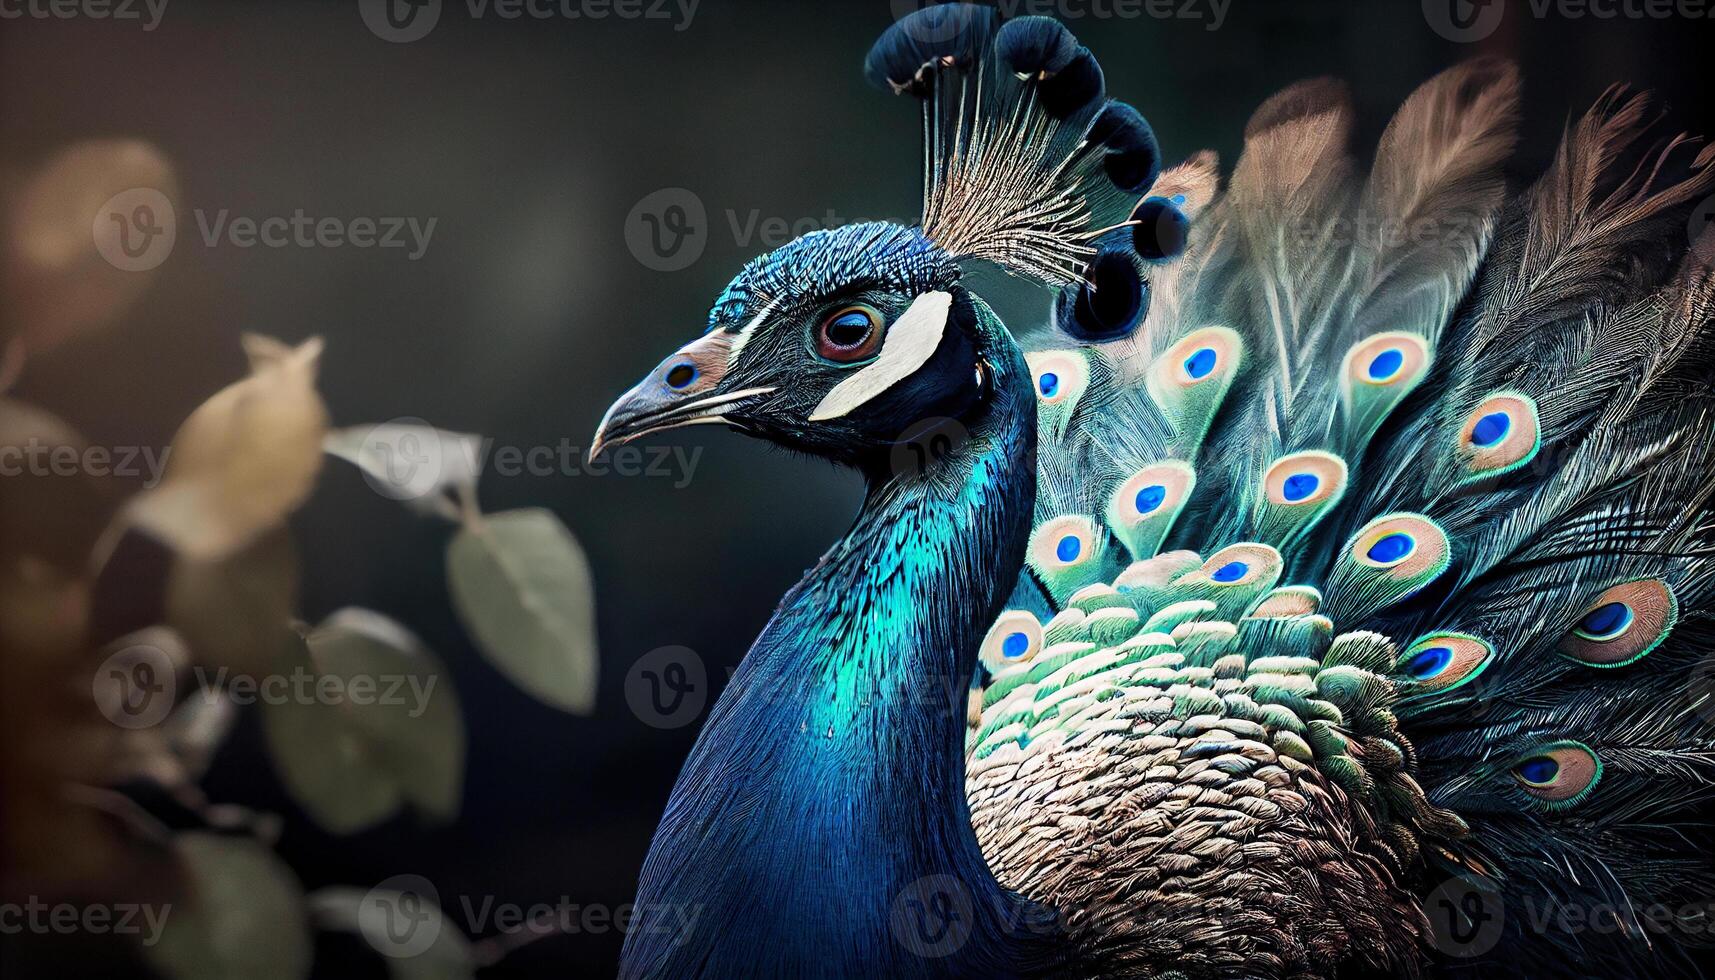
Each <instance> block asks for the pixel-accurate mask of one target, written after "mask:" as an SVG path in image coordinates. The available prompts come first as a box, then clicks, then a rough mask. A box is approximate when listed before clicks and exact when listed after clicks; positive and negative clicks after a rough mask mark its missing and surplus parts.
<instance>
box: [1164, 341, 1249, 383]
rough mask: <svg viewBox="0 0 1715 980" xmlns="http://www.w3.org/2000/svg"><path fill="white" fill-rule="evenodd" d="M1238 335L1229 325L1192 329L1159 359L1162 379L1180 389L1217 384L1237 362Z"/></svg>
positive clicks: (1228, 375) (1238, 349)
mask: <svg viewBox="0 0 1715 980" xmlns="http://www.w3.org/2000/svg"><path fill="white" fill-rule="evenodd" d="M1240 350H1241V347H1240V341H1239V335H1238V334H1237V333H1236V332H1235V331H1233V330H1231V329H1229V328H1227V327H1203V328H1202V329H1200V330H1193V331H1191V332H1190V333H1188V334H1186V335H1185V336H1184V337H1182V338H1180V339H1179V342H1178V343H1176V344H1174V345H1173V346H1172V347H1169V348H1168V349H1167V352H1166V353H1165V354H1163V355H1162V356H1161V360H1160V361H1159V362H1158V368H1157V370H1158V372H1159V373H1160V374H1161V375H1162V376H1163V377H1162V380H1163V381H1166V382H1168V383H1169V384H1172V385H1175V386H1178V387H1180V388H1193V387H1198V386H1201V385H1206V384H1211V383H1218V382H1219V381H1220V380H1221V379H1223V378H1227V377H1230V376H1231V375H1232V373H1233V370H1234V369H1235V368H1236V367H1237V365H1238V360H1239V352H1240Z"/></svg>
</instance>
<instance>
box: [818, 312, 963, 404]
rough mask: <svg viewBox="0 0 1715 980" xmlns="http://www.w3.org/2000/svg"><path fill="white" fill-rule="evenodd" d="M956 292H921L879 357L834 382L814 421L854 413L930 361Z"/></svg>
mask: <svg viewBox="0 0 1715 980" xmlns="http://www.w3.org/2000/svg"><path fill="white" fill-rule="evenodd" d="M952 308H953V294H952V293H947V292H942V291H940V290H931V291H930V292H927V293H924V294H922V295H921V296H918V297H917V299H916V300H915V301H913V302H912V304H911V308H910V309H908V310H906V311H905V312H904V313H903V314H901V315H900V317H899V319H898V320H895V321H894V322H893V326H892V328H890V329H889V330H888V331H887V338H886V339H885V340H883V341H882V345H881V353H880V354H878V355H876V358H875V361H874V362H873V363H871V364H868V365H866V366H864V367H863V368H862V369H860V370H859V371H858V372H857V373H856V374H853V375H852V376H851V377H849V378H847V379H845V380H844V381H841V382H840V383H839V384H837V385H834V387H833V390H831V391H829V392H828V393H827V394H826V395H824V396H823V397H822V402H821V404H819V405H817V406H816V410H815V411H813V412H811V413H810V421H812V422H822V421H826V420H827V419H837V418H839V417H841V416H843V415H847V414H850V413H851V412H852V410H854V409H856V408H857V407H859V406H860V405H863V404H864V403H865V402H868V401H870V400H871V399H873V398H875V397H876V396H877V395H880V394H881V393H882V392H884V391H886V390H887V389H889V388H891V387H893V386H894V385H896V384H898V383H899V382H901V381H904V380H905V379H906V378H909V377H911V376H912V375H913V374H915V373H917V369H918V368H920V367H922V366H923V365H925V364H927V363H929V358H931V357H933V356H934V355H935V349H936V348H937V347H940V346H941V338H942V337H943V336H944V335H945V334H946V331H947V315H948V313H950V312H951V311H952Z"/></svg>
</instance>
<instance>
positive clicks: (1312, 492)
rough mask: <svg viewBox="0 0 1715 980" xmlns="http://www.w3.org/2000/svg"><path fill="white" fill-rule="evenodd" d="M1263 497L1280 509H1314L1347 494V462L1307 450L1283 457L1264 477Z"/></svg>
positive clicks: (1331, 455) (1318, 451) (1328, 454)
mask: <svg viewBox="0 0 1715 980" xmlns="http://www.w3.org/2000/svg"><path fill="white" fill-rule="evenodd" d="M1262 485H1263V495H1264V496H1266V497H1267V498H1268V502H1269V503H1271V504H1275V505H1277V506H1280V507H1314V506H1316V505H1319V504H1324V503H1328V502H1330V501H1333V500H1337V499H1338V498H1339V497H1340V496H1341V495H1342V494H1344V493H1345V492H1346V461H1345V460H1343V459H1341V458H1340V457H1339V456H1336V455H1334V454H1333V453H1325V452H1321V451H1320V450H1306V451H1304V452H1300V453H1292V454H1290V455H1287V456H1282V457H1280V458H1279V459H1277V460H1275V461H1274V463H1273V464H1272V465H1271V466H1269V468H1268V472H1267V473H1265V474H1264V475H1263V480H1262Z"/></svg>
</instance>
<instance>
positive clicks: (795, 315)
mask: <svg viewBox="0 0 1715 980" xmlns="http://www.w3.org/2000/svg"><path fill="white" fill-rule="evenodd" d="M1009 343H1010V341H1009V340H1006V339H1005V337H1004V330H1003V329H1002V328H1000V326H999V325H998V322H996V321H995V320H994V319H993V317H992V315H989V314H986V310H985V309H984V308H982V305H981V301H980V300H978V299H976V298H975V297H974V296H972V295H971V294H970V293H969V292H967V291H966V290H965V289H964V288H963V287H962V286H961V285H959V269H958V266H957V265H956V264H955V263H954V262H953V260H952V259H951V258H950V257H949V256H948V255H947V253H946V252H945V251H943V250H942V249H941V248H939V247H937V246H936V245H935V244H934V243H932V242H930V241H929V239H928V238H926V237H924V235H923V234H922V232H921V231H919V230H918V229H916V228H911V227H906V226H903V225H897V224H891V223H884V222H868V223H863V224H854V225H847V226H844V227H840V228H836V229H832V230H826V231H816V232H811V233H810V234H807V235H805V236H803V237H802V238H799V239H797V240H795V241H793V242H790V243H788V244H786V245H784V246H782V247H780V248H778V249H776V250H774V251H773V252H770V253H768V254H766V255H763V256H761V257H759V258H757V259H755V260H753V261H752V262H750V264H748V265H747V266H745V268H744V270H743V271H742V272H740V273H739V275H738V276H737V278H735V279H733V281H732V282H731V283H730V284H729V285H728V286H727V287H726V289H725V290H723V291H722V293H721V294H720V296H719V298H718V299H716V301H715V304H714V308H713V309H712V310H711V311H710V313H709V325H708V329H707V331H706V332H705V333H704V334H703V336H702V337H700V338H698V339H697V340H695V341H692V342H691V343H689V344H686V345H685V346H684V347H681V348H679V349H678V350H677V351H675V352H674V353H673V354H672V355H670V356H669V357H668V358H667V359H666V360H664V361H662V362H661V363H660V364H659V365H657V366H656V367H655V369H654V370H652V371H650V372H649V374H648V375H647V376H646V377H644V379H643V380H642V381H641V382H639V383H638V384H637V385H636V387H634V388H632V389H631V390H630V391H628V392H626V393H625V394H624V395H622V396H621V397H620V399H619V400H618V401H617V402H615V403H614V404H613V406H612V407H611V408H609V409H608V411H607V415H606V417H605V418H603V419H602V422H601V426H600V428H599V429H597V431H596V435H595V438H594V440H593V442H592V444H591V449H590V454H591V456H592V457H594V456H595V455H597V454H599V453H600V452H601V451H602V450H603V449H604V448H607V447H611V446H616V445H619V444H622V443H625V442H629V441H631V440H633V439H636V438H638V437H640V436H643V435H645V434H648V433H651V432H659V431H661V430H664V429H672V428H678V427H680V426H687V425H700V424H709V423H721V424H724V425H729V426H732V427H735V428H737V429H740V430H742V431H744V432H748V433H750V434H751V435H754V436H758V437H760V438H763V439H766V440H768V441H770V442H773V443H776V444H778V445H781V446H785V447H787V448H791V449H794V450H799V451H803V452H807V453H811V454H814V455H818V456H823V457H826V458H829V459H832V460H835V461H837V462H841V463H846V464H850V465H855V466H860V467H861V466H863V465H864V464H865V462H866V461H868V460H872V459H876V458H881V457H882V456H883V455H884V454H885V453H887V452H888V451H889V449H890V448H891V447H892V446H894V445H896V444H897V443H898V442H899V440H900V438H901V436H902V434H903V433H905V432H906V431H907V430H908V429H910V428H911V427H912V426H913V425H914V424H916V423H918V422H919V421H920V420H922V419H925V418H930V417H944V418H960V417H963V416H965V415H966V413H967V412H969V411H970V410H971V409H972V408H973V407H974V406H976V405H977V403H978V402H980V401H981V400H982V399H983V398H984V397H985V395H986V394H987V393H988V392H990V391H991V390H992V389H993V386H994V385H995V384H996V358H997V356H1003V355H1004V351H1003V350H1002V349H1001V347H1000V345H1002V344H1009ZM1014 356H1016V355H1014ZM1002 366H1003V367H1004V366H1005V365H1002Z"/></svg>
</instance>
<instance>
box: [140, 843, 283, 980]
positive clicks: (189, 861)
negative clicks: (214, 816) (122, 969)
mask: <svg viewBox="0 0 1715 980" xmlns="http://www.w3.org/2000/svg"><path fill="white" fill-rule="evenodd" d="M174 847H175V850H176V851H177V852H178V857H179V860H180V862H181V863H182V866H183V869H184V873H185V878H186V883H187V886H188V888H189V891H190V895H189V898H188V900H186V901H183V902H179V903H175V904H174V905H173V906H172V909H171V911H170V912H169V913H168V914H167V915H166V919H165V922H164V923H163V924H162V928H161V935H160V941H159V942H157V943H155V944H154V945H149V946H145V947H144V949H145V954H146V956H147V957H148V959H149V961H150V962H151V963H152V964H153V965H154V966H155V968H156V969H157V970H159V971H160V972H161V973H162V974H164V975H166V976H168V977H170V978H172V980H233V978H238V977H267V978H270V980H302V978H307V977H308V976H309V975H310V964H311V960H312V958H313V955H314V954H313V949H314V947H313V945H312V941H311V936H310V925H309V916H308V913H307V912H306V910H305V908H304V902H303V891H302V889H301V887H300V886H299V885H298V881H297V878H295V877H294V876H293V875H292V872H291V869H289V868H287V867H286V866H285V865H284V864H282V863H281V862H280V860H279V859H278V858H276V857H275V856H274V855H273V854H272V853H270V852H269V851H268V849H267V848H265V847H263V846H262V845H261V844H258V843H257V842H256V841H254V840H251V839H249V838H245V837H221V836H216V835H214V834H206V833H187V834H181V835H179V836H178V837H177V838H175V841H174Z"/></svg>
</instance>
